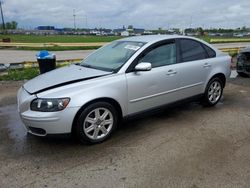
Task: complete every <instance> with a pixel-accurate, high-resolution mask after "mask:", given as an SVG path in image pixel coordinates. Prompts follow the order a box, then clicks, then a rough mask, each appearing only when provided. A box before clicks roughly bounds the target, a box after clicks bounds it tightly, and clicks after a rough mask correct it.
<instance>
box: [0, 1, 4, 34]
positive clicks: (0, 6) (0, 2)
mask: <svg viewBox="0 0 250 188" xmlns="http://www.w3.org/2000/svg"><path fill="white" fill-rule="evenodd" d="M0 9H1V16H2V23H3V30H5V23H4V17H3V9H2V1H1V0H0Z"/></svg>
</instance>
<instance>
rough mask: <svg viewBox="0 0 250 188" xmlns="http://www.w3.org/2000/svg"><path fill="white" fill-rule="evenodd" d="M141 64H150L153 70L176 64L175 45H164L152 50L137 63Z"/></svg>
mask: <svg viewBox="0 0 250 188" xmlns="http://www.w3.org/2000/svg"><path fill="white" fill-rule="evenodd" d="M141 62H148V63H151V64H152V67H153V68H154V67H161V66H165V65H171V64H175V63H176V46H175V43H169V44H164V45H161V46H158V47H156V48H154V49H153V50H151V51H150V52H148V53H147V54H146V55H145V56H144V57H142V58H141V59H140V60H139V63H141Z"/></svg>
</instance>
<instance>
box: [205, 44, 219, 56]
mask: <svg viewBox="0 0 250 188" xmlns="http://www.w3.org/2000/svg"><path fill="white" fill-rule="evenodd" d="M203 47H204V48H205V50H206V51H207V54H208V58H213V57H216V53H215V51H214V50H213V49H212V48H210V47H208V46H207V45H205V44H204V45H203Z"/></svg>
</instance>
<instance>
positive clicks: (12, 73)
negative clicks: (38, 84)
mask: <svg viewBox="0 0 250 188" xmlns="http://www.w3.org/2000/svg"><path fill="white" fill-rule="evenodd" d="M38 75H39V69H38V68H26V69H21V70H8V71H7V73H4V74H1V75H0V81H8V80H14V81H17V80H30V79H32V78H34V77H36V76H38Z"/></svg>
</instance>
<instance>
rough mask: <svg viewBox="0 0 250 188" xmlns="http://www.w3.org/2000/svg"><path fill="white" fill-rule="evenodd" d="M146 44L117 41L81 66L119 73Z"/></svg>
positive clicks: (98, 51) (89, 57)
mask: <svg viewBox="0 0 250 188" xmlns="http://www.w3.org/2000/svg"><path fill="white" fill-rule="evenodd" d="M144 44H145V43H143V42H132V41H115V42H112V43H110V44H108V45H106V46H104V47H102V48H100V49H99V50H97V51H95V52H94V53H93V54H91V55H89V56H88V57H87V58H86V59H84V60H83V61H82V62H81V64H80V65H81V66H84V67H89V68H94V69H100V70H104V71H111V72H113V71H117V70H119V69H120V68H121V67H122V66H123V65H124V63H126V61H127V60H128V59H129V58H130V57H131V56H132V55H133V54H134V53H135V52H136V51H137V50H139V49H140V48H141V47H142V46H143V45H144Z"/></svg>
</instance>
